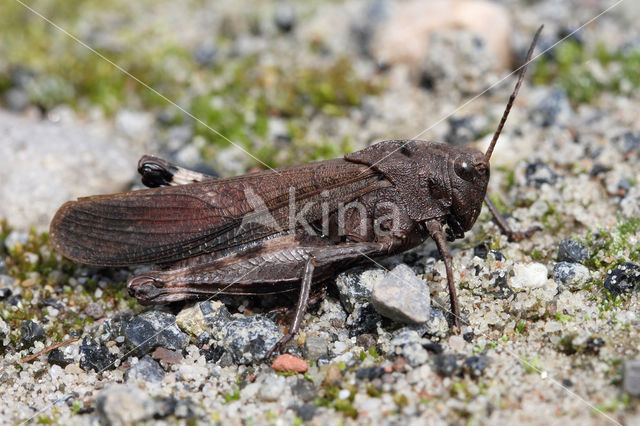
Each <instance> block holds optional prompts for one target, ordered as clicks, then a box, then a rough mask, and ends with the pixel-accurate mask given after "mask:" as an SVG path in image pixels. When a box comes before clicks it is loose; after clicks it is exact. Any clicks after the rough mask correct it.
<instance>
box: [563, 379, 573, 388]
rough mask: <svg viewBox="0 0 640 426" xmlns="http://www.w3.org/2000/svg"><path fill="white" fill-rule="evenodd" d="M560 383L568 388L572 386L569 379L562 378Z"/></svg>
mask: <svg viewBox="0 0 640 426" xmlns="http://www.w3.org/2000/svg"><path fill="white" fill-rule="evenodd" d="M562 384H563V385H564V386H566V387H568V388H570V387H572V386H573V382H572V381H571V379H562Z"/></svg>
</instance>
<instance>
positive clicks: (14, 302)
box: [7, 294, 22, 306]
mask: <svg viewBox="0 0 640 426" xmlns="http://www.w3.org/2000/svg"><path fill="white" fill-rule="evenodd" d="M20 302H22V295H21V294H12V295H11V296H9V297H7V303H8V304H10V305H11V306H18V305H19V304H20Z"/></svg>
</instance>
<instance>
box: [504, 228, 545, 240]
mask: <svg viewBox="0 0 640 426" xmlns="http://www.w3.org/2000/svg"><path fill="white" fill-rule="evenodd" d="M541 230H542V228H541V227H539V226H532V227H531V228H529V229H527V230H526V231H519V232H516V231H510V232H506V234H507V238H508V239H509V241H510V242H518V241H522V240H526V239H527V238H529V237H531V236H532V235H533V234H535V233H536V232H538V231H541Z"/></svg>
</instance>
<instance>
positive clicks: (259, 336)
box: [223, 315, 282, 364]
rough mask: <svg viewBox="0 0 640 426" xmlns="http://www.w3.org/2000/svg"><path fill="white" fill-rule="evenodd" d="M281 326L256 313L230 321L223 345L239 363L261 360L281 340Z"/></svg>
mask: <svg viewBox="0 0 640 426" xmlns="http://www.w3.org/2000/svg"><path fill="white" fill-rule="evenodd" d="M281 337H282V334H281V333H280V328H279V327H278V326H277V325H276V324H275V323H274V322H273V321H271V320H270V319H269V318H266V317H264V316H260V315H255V316H252V317H245V318H241V319H236V320H233V321H231V322H229V323H228V324H227V326H226V330H225V337H224V340H223V346H224V348H225V350H226V351H227V352H229V353H230V354H231V355H232V357H233V359H235V361H236V362H237V363H238V364H251V363H252V362H256V361H261V360H262V359H263V358H264V357H265V355H266V354H267V352H268V351H269V350H270V349H271V348H272V347H274V346H275V344H276V343H277V342H278V340H280V338H281Z"/></svg>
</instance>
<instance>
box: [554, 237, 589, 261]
mask: <svg viewBox="0 0 640 426" xmlns="http://www.w3.org/2000/svg"><path fill="white" fill-rule="evenodd" d="M588 258H589V249H588V248H587V247H586V246H585V245H584V244H582V243H580V242H578V241H575V240H562V241H560V244H559V245H558V262H570V263H582V262H584V261H585V260H587V259H588Z"/></svg>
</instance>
